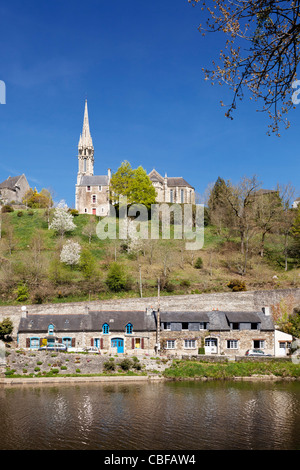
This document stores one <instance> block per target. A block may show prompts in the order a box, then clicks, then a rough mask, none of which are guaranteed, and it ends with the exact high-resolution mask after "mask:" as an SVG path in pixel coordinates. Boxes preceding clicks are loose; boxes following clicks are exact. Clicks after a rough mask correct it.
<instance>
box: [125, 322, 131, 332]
mask: <svg viewBox="0 0 300 470" xmlns="http://www.w3.org/2000/svg"><path fill="white" fill-rule="evenodd" d="M132 329H133V326H132V323H127V325H126V327H125V331H126V333H127V334H128V335H131V334H132Z"/></svg>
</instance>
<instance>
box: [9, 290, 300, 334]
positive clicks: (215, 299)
mask: <svg viewBox="0 0 300 470" xmlns="http://www.w3.org/2000/svg"><path fill="white" fill-rule="evenodd" d="M287 296H293V297H294V298H295V301H296V302H298V304H300V289H277V290H267V291H263V290H262V291H246V292H226V293H225V292H224V293H215V294H193V295H175V296H174V295H173V296H161V297H160V309H161V310H162V311H166V310H169V311H176V310H177V311H178V310H179V311H181V310H182V311H211V310H220V311H222V310H223V311H245V312H246V311H247V312H249V311H260V310H261V309H262V307H267V306H271V305H272V304H276V303H277V302H279V301H280V299H282V298H284V297H287ZM149 307H152V308H153V309H154V310H156V309H157V298H156V297H148V298H142V299H141V298H129V299H112V300H99V301H92V302H73V303H61V304H58V303H57V304H40V305H28V306H27V310H28V313H30V314H34V313H45V314H62V315H67V314H72V313H85V312H86V309H90V310H120V311H122V310H145V309H146V308H149ZM5 317H9V318H11V320H12V321H13V323H14V327H15V329H14V334H16V331H17V327H18V324H19V321H20V317H21V305H20V306H12V307H7V306H5V307H0V321H2V320H3V318H5Z"/></svg>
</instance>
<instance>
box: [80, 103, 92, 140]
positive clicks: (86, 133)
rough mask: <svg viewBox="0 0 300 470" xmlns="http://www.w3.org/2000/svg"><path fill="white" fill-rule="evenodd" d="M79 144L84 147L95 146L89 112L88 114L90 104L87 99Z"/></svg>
mask: <svg viewBox="0 0 300 470" xmlns="http://www.w3.org/2000/svg"><path fill="white" fill-rule="evenodd" d="M79 144H80V145H81V146H82V147H85V148H86V147H90V148H92V147H93V141H92V136H91V132H90V124H89V114H88V105H87V100H85V108H84V118H83V127H82V134H81V136H80V140H79Z"/></svg>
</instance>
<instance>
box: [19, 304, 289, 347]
mask: <svg viewBox="0 0 300 470" xmlns="http://www.w3.org/2000/svg"><path fill="white" fill-rule="evenodd" d="M158 324H159V328H158V327H157V325H158ZM291 339H292V338H291V337H290V336H289V335H285V334H281V336H278V332H277V331H276V330H275V328H274V324H273V321H272V318H271V316H270V315H269V314H268V311H267V310H265V312H263V311H261V312H221V311H217V310H215V311H210V312H179V311H178V312H160V313H159V315H158V312H155V311H153V310H152V309H147V310H146V311H89V312H88V313H81V314H67V315H62V314H55V315H52V314H30V313H28V312H26V311H25V312H23V314H22V318H21V320H20V324H19V329H18V345H19V347H21V348H30V349H35V348H38V347H40V346H41V345H46V344H48V345H49V344H51V343H53V342H59V343H64V344H65V345H66V346H67V347H73V348H84V347H88V346H95V347H97V348H99V349H100V351H101V352H103V353H104V352H105V353H108V354H123V353H126V354H134V355H136V354H139V353H140V354H145V353H148V354H155V353H158V352H159V353H160V354H168V355H176V356H181V355H187V354H190V355H195V354H198V353H199V352H200V349H201V352H202V353H203V352H204V353H205V354H207V355H211V354H216V355H220V354H221V355H224V354H225V355H232V356H236V355H237V356H241V355H245V353H246V351H247V350H248V349H253V348H260V349H263V350H264V351H265V352H266V353H267V354H271V355H286V354H287V352H288V348H289V343H290V341H291ZM158 345H159V346H158Z"/></svg>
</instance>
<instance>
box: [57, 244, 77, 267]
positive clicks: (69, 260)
mask: <svg viewBox="0 0 300 470" xmlns="http://www.w3.org/2000/svg"><path fill="white" fill-rule="evenodd" d="M80 252H81V246H80V245H79V243H77V242H74V241H72V240H68V241H67V242H66V243H65V244H64V245H63V247H62V250H61V253H60V261H61V262H62V263H65V264H68V265H69V266H74V265H75V264H78V263H79V260H80Z"/></svg>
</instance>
